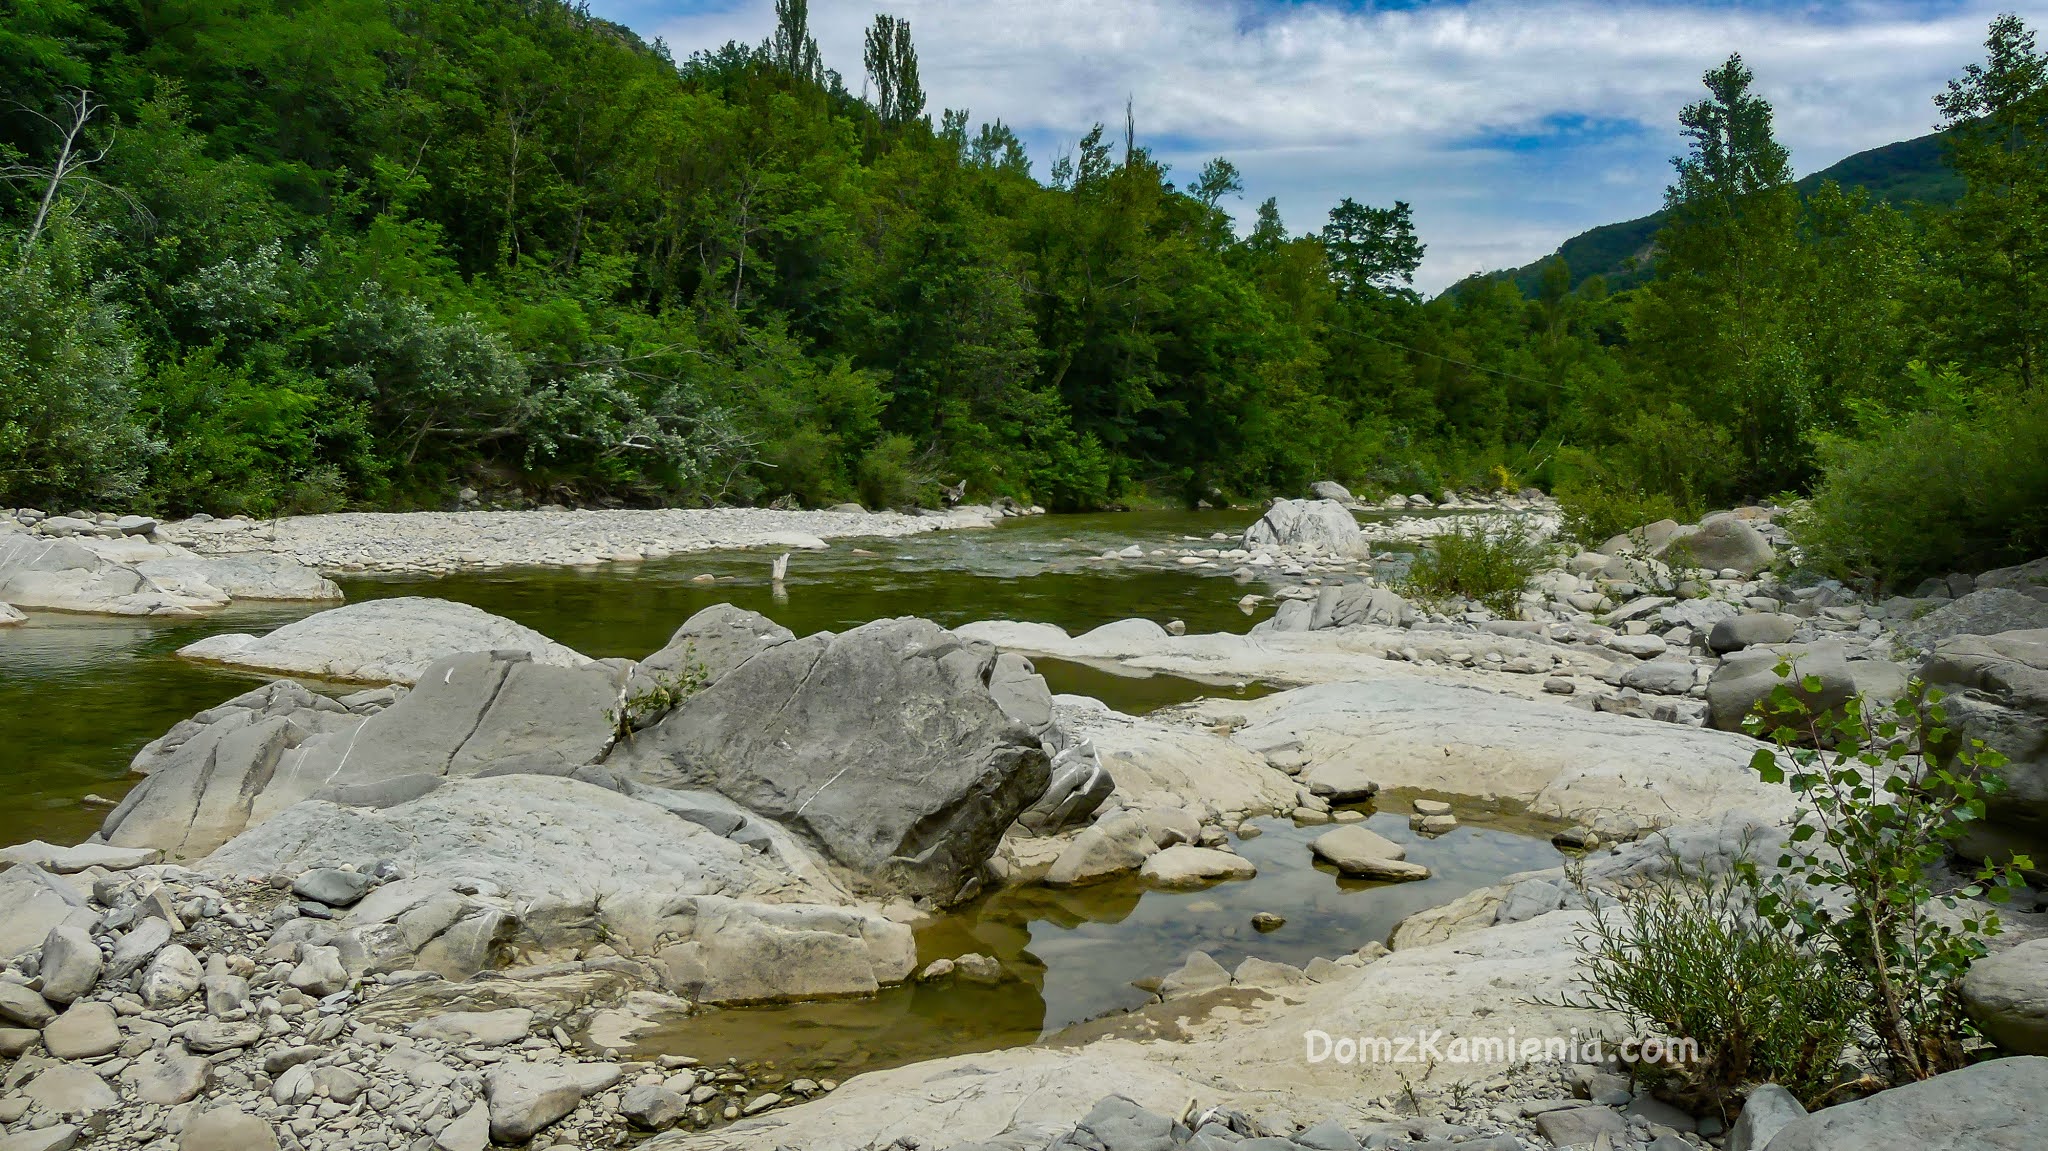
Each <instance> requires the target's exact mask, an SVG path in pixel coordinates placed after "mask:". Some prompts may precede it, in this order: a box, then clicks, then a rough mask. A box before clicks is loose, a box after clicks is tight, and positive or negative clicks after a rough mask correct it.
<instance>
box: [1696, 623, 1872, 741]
mask: <svg viewBox="0 0 2048 1151" xmlns="http://www.w3.org/2000/svg"><path fill="white" fill-rule="evenodd" d="M1786 661H1789V662H1790V663H1791V665H1792V673H1793V674H1792V681H1791V682H1790V683H1789V684H1788V686H1791V687H1792V688H1793V689H1794V694H1796V695H1798V696H1799V697H1800V698H1801V699H1803V700H1805V701H1806V703H1807V705H1808V706H1809V707H1811V708H1813V709H1814V711H1815V712H1816V713H1819V712H1823V711H1830V710H1838V709H1840V708H1841V707H1842V705H1844V704H1846V703H1848V702H1849V700H1850V699H1852V698H1854V697H1855V696H1857V695H1862V696H1865V697H1867V698H1869V699H1870V700H1872V701H1874V702H1877V703H1889V702H1891V701H1893V700H1896V699H1898V698H1899V696H1900V695H1901V694H1902V693H1903V692H1904V691H1905V687H1906V674H1905V670H1904V669H1903V668H1901V667H1899V666H1898V665H1897V664H1892V663H1886V662H1884V661H1882V660H1852V659H1849V658H1848V657H1847V654H1846V653H1845V651H1844V650H1843V648H1842V645H1841V644H1839V643H1836V642H1833V641H1826V642H1821V643H1812V644H1789V645H1786V646H1783V647H1779V648H1763V647H1759V648H1745V649H1744V650H1742V651H1738V652H1733V653H1730V654H1729V655H1728V656H1726V657H1725V658H1724V659H1723V660H1722V662H1721V666H1720V667H1717V668H1715V669H1714V674H1713V677H1712V678H1710V679H1708V680H1707V721H1708V722H1709V723H1711V724H1712V725H1713V726H1715V727H1718V728H1720V729H1721V730H1722V731H1741V730H1742V721H1743V720H1744V719H1746V718H1748V716H1749V714H1750V713H1751V712H1753V711H1755V710H1756V708H1757V705H1758V704H1761V703H1763V702H1764V701H1766V700H1768V699H1769V698H1770V697H1771V693H1772V692H1773V691H1775V690H1777V687H1778V685H1779V684H1780V683H1786V682H1787V681H1785V680H1783V679H1781V678H1780V677H1779V675H1778V665H1779V664H1780V663H1781V662H1786ZM1809 678H1817V679H1819V680H1820V690H1819V691H1807V690H1805V688H1804V687H1803V686H1801V685H1803V684H1804V683H1805V681H1806V680H1807V679H1809Z"/></svg>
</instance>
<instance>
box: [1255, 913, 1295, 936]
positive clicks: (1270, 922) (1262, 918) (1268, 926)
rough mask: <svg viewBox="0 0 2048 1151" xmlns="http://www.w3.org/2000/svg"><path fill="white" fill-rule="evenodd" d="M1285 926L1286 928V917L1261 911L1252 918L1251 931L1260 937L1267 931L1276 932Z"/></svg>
mask: <svg viewBox="0 0 2048 1151" xmlns="http://www.w3.org/2000/svg"><path fill="white" fill-rule="evenodd" d="M1285 926H1287V917H1286V916H1284V915H1275V914H1273V913H1272V912H1270V911H1261V912H1259V913H1258V914H1256V915H1254V916H1252V930H1254V931H1257V932H1258V933H1260V934H1261V935H1263V934H1265V933H1266V932H1269V931H1278V930H1280V929H1281V928H1282V927H1285Z"/></svg>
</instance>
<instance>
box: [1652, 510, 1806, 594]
mask: <svg viewBox="0 0 2048 1151" xmlns="http://www.w3.org/2000/svg"><path fill="white" fill-rule="evenodd" d="M1651 554H1652V555H1654V556H1655V557H1656V558H1657V559H1659V560H1662V561H1664V562H1665V563H1667V564H1670V565H1671V566H1672V567H1673V568H1682V569H1694V568H1698V569H1704V570H1706V571H1709V572H1719V571H1721V570H1722V569H1724V568H1732V569H1734V570H1735V571H1737V572H1739V573H1741V576H1742V578H1743V579H1748V578H1749V577H1751V576H1753V575H1755V574H1756V573H1758V572H1760V571H1762V570H1764V569H1765V568H1767V567H1770V566H1771V565H1772V564H1773V563H1776V562H1777V558H1778V556H1777V552H1776V551H1775V550H1774V549H1773V548H1772V547H1771V542H1770V541H1769V540H1767V539H1765V538H1764V535H1763V533H1762V532H1760V531H1758V530H1756V529H1755V528H1753V527H1751V526H1749V524H1747V523H1745V522H1743V521H1742V520H1741V519H1738V518H1737V517H1735V516H1733V515H1727V514H1719V515H1711V516H1708V517H1707V518H1706V519H1704V520H1701V521H1700V526H1699V529H1698V530H1697V531H1693V532H1684V531H1680V532H1676V533H1674V534H1673V535H1672V536H1671V538H1670V539H1669V540H1668V541H1667V542H1666V543H1665V544H1664V546H1662V547H1660V548H1658V549H1656V550H1655V551H1654V552H1652V553H1651Z"/></svg>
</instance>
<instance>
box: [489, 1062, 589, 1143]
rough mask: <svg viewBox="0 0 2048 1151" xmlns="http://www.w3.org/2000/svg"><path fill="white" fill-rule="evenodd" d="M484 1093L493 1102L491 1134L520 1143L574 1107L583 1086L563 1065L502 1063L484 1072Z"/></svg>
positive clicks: (580, 1100)
mask: <svg viewBox="0 0 2048 1151" xmlns="http://www.w3.org/2000/svg"><path fill="white" fill-rule="evenodd" d="M484 1097H485V1098H486V1099H487V1100H489V1102H490V1114H491V1138H492V1139H493V1140H495V1141H497V1142H499V1143H509V1144H518V1143H525V1142H527V1141H528V1140H530V1139H532V1138H533V1137H534V1136H535V1135H537V1134H539V1133H540V1132H541V1131H543V1130H545V1129H546V1128H548V1127H549V1126H552V1125H553V1124H554V1123H556V1122H557V1121H559V1120H560V1119H561V1118H562V1117H563V1116H565V1115H567V1114H569V1112H571V1111H574V1110H575V1109H576V1105H577V1104H578V1103H581V1102H582V1101H583V1088H582V1087H581V1086H580V1085H579V1084H578V1083H577V1082H576V1078H575V1077H574V1076H573V1075H571V1074H569V1072H568V1071H566V1070H564V1069H563V1068H561V1067H559V1066H554V1065H543V1064H532V1063H515V1064H500V1065H498V1066H496V1067H493V1068H491V1069H490V1070H489V1071H487V1072H485V1073H484Z"/></svg>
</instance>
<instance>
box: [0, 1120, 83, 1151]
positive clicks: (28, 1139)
mask: <svg viewBox="0 0 2048 1151" xmlns="http://www.w3.org/2000/svg"><path fill="white" fill-rule="evenodd" d="M78 1135H79V1130H78V1128H77V1127H75V1126H73V1125H72V1124H69V1123H53V1124H51V1125H50V1126H48V1127H42V1128H31V1129H29V1130H27V1131H20V1132H16V1133H15V1134H13V1135H0V1151H71V1149H72V1148H73V1147H76V1146H78Z"/></svg>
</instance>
